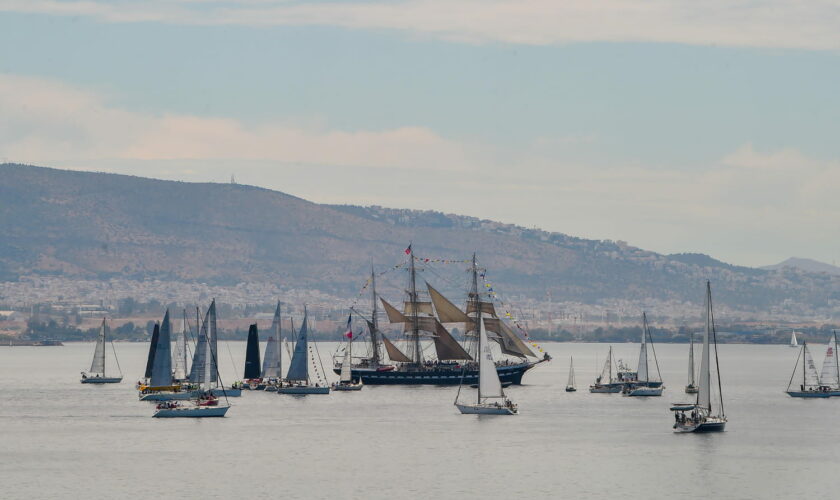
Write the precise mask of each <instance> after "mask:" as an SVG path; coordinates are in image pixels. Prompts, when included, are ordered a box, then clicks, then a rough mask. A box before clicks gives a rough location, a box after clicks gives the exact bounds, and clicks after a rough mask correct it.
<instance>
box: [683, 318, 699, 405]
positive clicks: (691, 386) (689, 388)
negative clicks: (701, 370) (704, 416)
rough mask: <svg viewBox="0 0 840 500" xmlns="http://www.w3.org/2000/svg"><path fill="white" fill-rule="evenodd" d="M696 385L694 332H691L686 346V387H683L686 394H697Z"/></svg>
mask: <svg viewBox="0 0 840 500" xmlns="http://www.w3.org/2000/svg"><path fill="white" fill-rule="evenodd" d="M698 390H699V389H698V388H697V383H696V381H695V380H694V332H693V331H692V332H691V341H690V343H689V346H688V385H686V386H685V392H686V394H697V391H698Z"/></svg>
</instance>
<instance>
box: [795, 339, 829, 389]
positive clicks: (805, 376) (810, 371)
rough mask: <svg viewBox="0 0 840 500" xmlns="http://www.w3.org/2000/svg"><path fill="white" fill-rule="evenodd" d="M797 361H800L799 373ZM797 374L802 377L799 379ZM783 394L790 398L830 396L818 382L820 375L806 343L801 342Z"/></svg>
mask: <svg viewBox="0 0 840 500" xmlns="http://www.w3.org/2000/svg"><path fill="white" fill-rule="evenodd" d="M799 360H802V363H801V365H802V370H801V372H800V370H799V365H800V362H799ZM799 374H801V375H802V378H801V379H799V378H798V377H797V375H799ZM797 385H798V387H797ZM785 392H786V393H787V395H788V396H790V397H792V398H827V397H830V396H831V391H830V390H829V388H828V387H826V386H824V385H823V384H822V383H821V382H820V375H819V374H818V373H817V367H816V365H815V364H814V358H813V357H811V351H810V349H808V343H807V342H802V349H800V350H799V355H798V356H797V357H796V364H795V365H794V367H793V374H792V375H791V376H790V381H789V382H788V387H787V390H786V391H785Z"/></svg>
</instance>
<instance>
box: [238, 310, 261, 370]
mask: <svg viewBox="0 0 840 500" xmlns="http://www.w3.org/2000/svg"><path fill="white" fill-rule="evenodd" d="M242 378H244V379H245V380H249V379H257V378H260V334H259V332H258V330H257V325H256V323H254V324H253V325H251V326H250V327H248V344H247V345H246V347H245V371H244V373H243V374H242Z"/></svg>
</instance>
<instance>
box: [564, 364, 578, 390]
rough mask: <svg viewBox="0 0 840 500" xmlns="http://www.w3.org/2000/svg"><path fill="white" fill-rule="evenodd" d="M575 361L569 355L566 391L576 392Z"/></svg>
mask: <svg viewBox="0 0 840 500" xmlns="http://www.w3.org/2000/svg"><path fill="white" fill-rule="evenodd" d="M575 391H577V387H575V361H574V359H572V357H571V356H569V380H568V381H567V382H566V392H575Z"/></svg>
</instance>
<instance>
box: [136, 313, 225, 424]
mask: <svg viewBox="0 0 840 500" xmlns="http://www.w3.org/2000/svg"><path fill="white" fill-rule="evenodd" d="M212 307H213V305H212V304H211V308H212ZM168 321H169V311H167V312H166V316H165V317H164V323H165V324H166V323H168ZM207 334H208V333H207V328H202V331H201V336H202V337H204V339H205V342H203V343H201V342H199V346H200V347H197V348H196V349H203V350H204V354H203V355H202V357H201V361H202V366H201V371H200V373H201V379H200V382H199V390H198V391H193V392H191V393H190V392H188V393H187V394H190V396H191V397H190V399H191V401H190V404H188V405H187V404H182V403H181V402H180V401H170V400H167V401H162V402H160V403H158V404H157V406H156V407H155V413H154V415H152V416H153V417H155V418H203V417H224V416H225V414H226V413H227V411H228V410H229V409H230V403H229V402H228V400H227V395H225V392H224V386H223V385H222V383H221V378H220V376H219V369H218V359H217V358H216V354H215V353H214V352H213V349H212V346H213V344H212V342H210V341H207ZM199 340H200V339H199ZM169 350H170V340H169V328H168V326H167V327H166V328H165V329H164V328H163V327H161V334H160V338H159V340H158V344H157V352H156V353H155V357H154V364H153V367H152V379H151V384H152V385H153V386H162V385H165V384H171V383H172V371H171V360H170V353H169ZM193 366H195V365H193ZM156 384H157V385H156ZM214 385H215V386H216V387H221V388H222V395H223V396H224V398H225V402H224V403H223V404H220V403H219V399H218V396H215V395H214V394H213V393H212V391H213V389H214Z"/></svg>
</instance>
